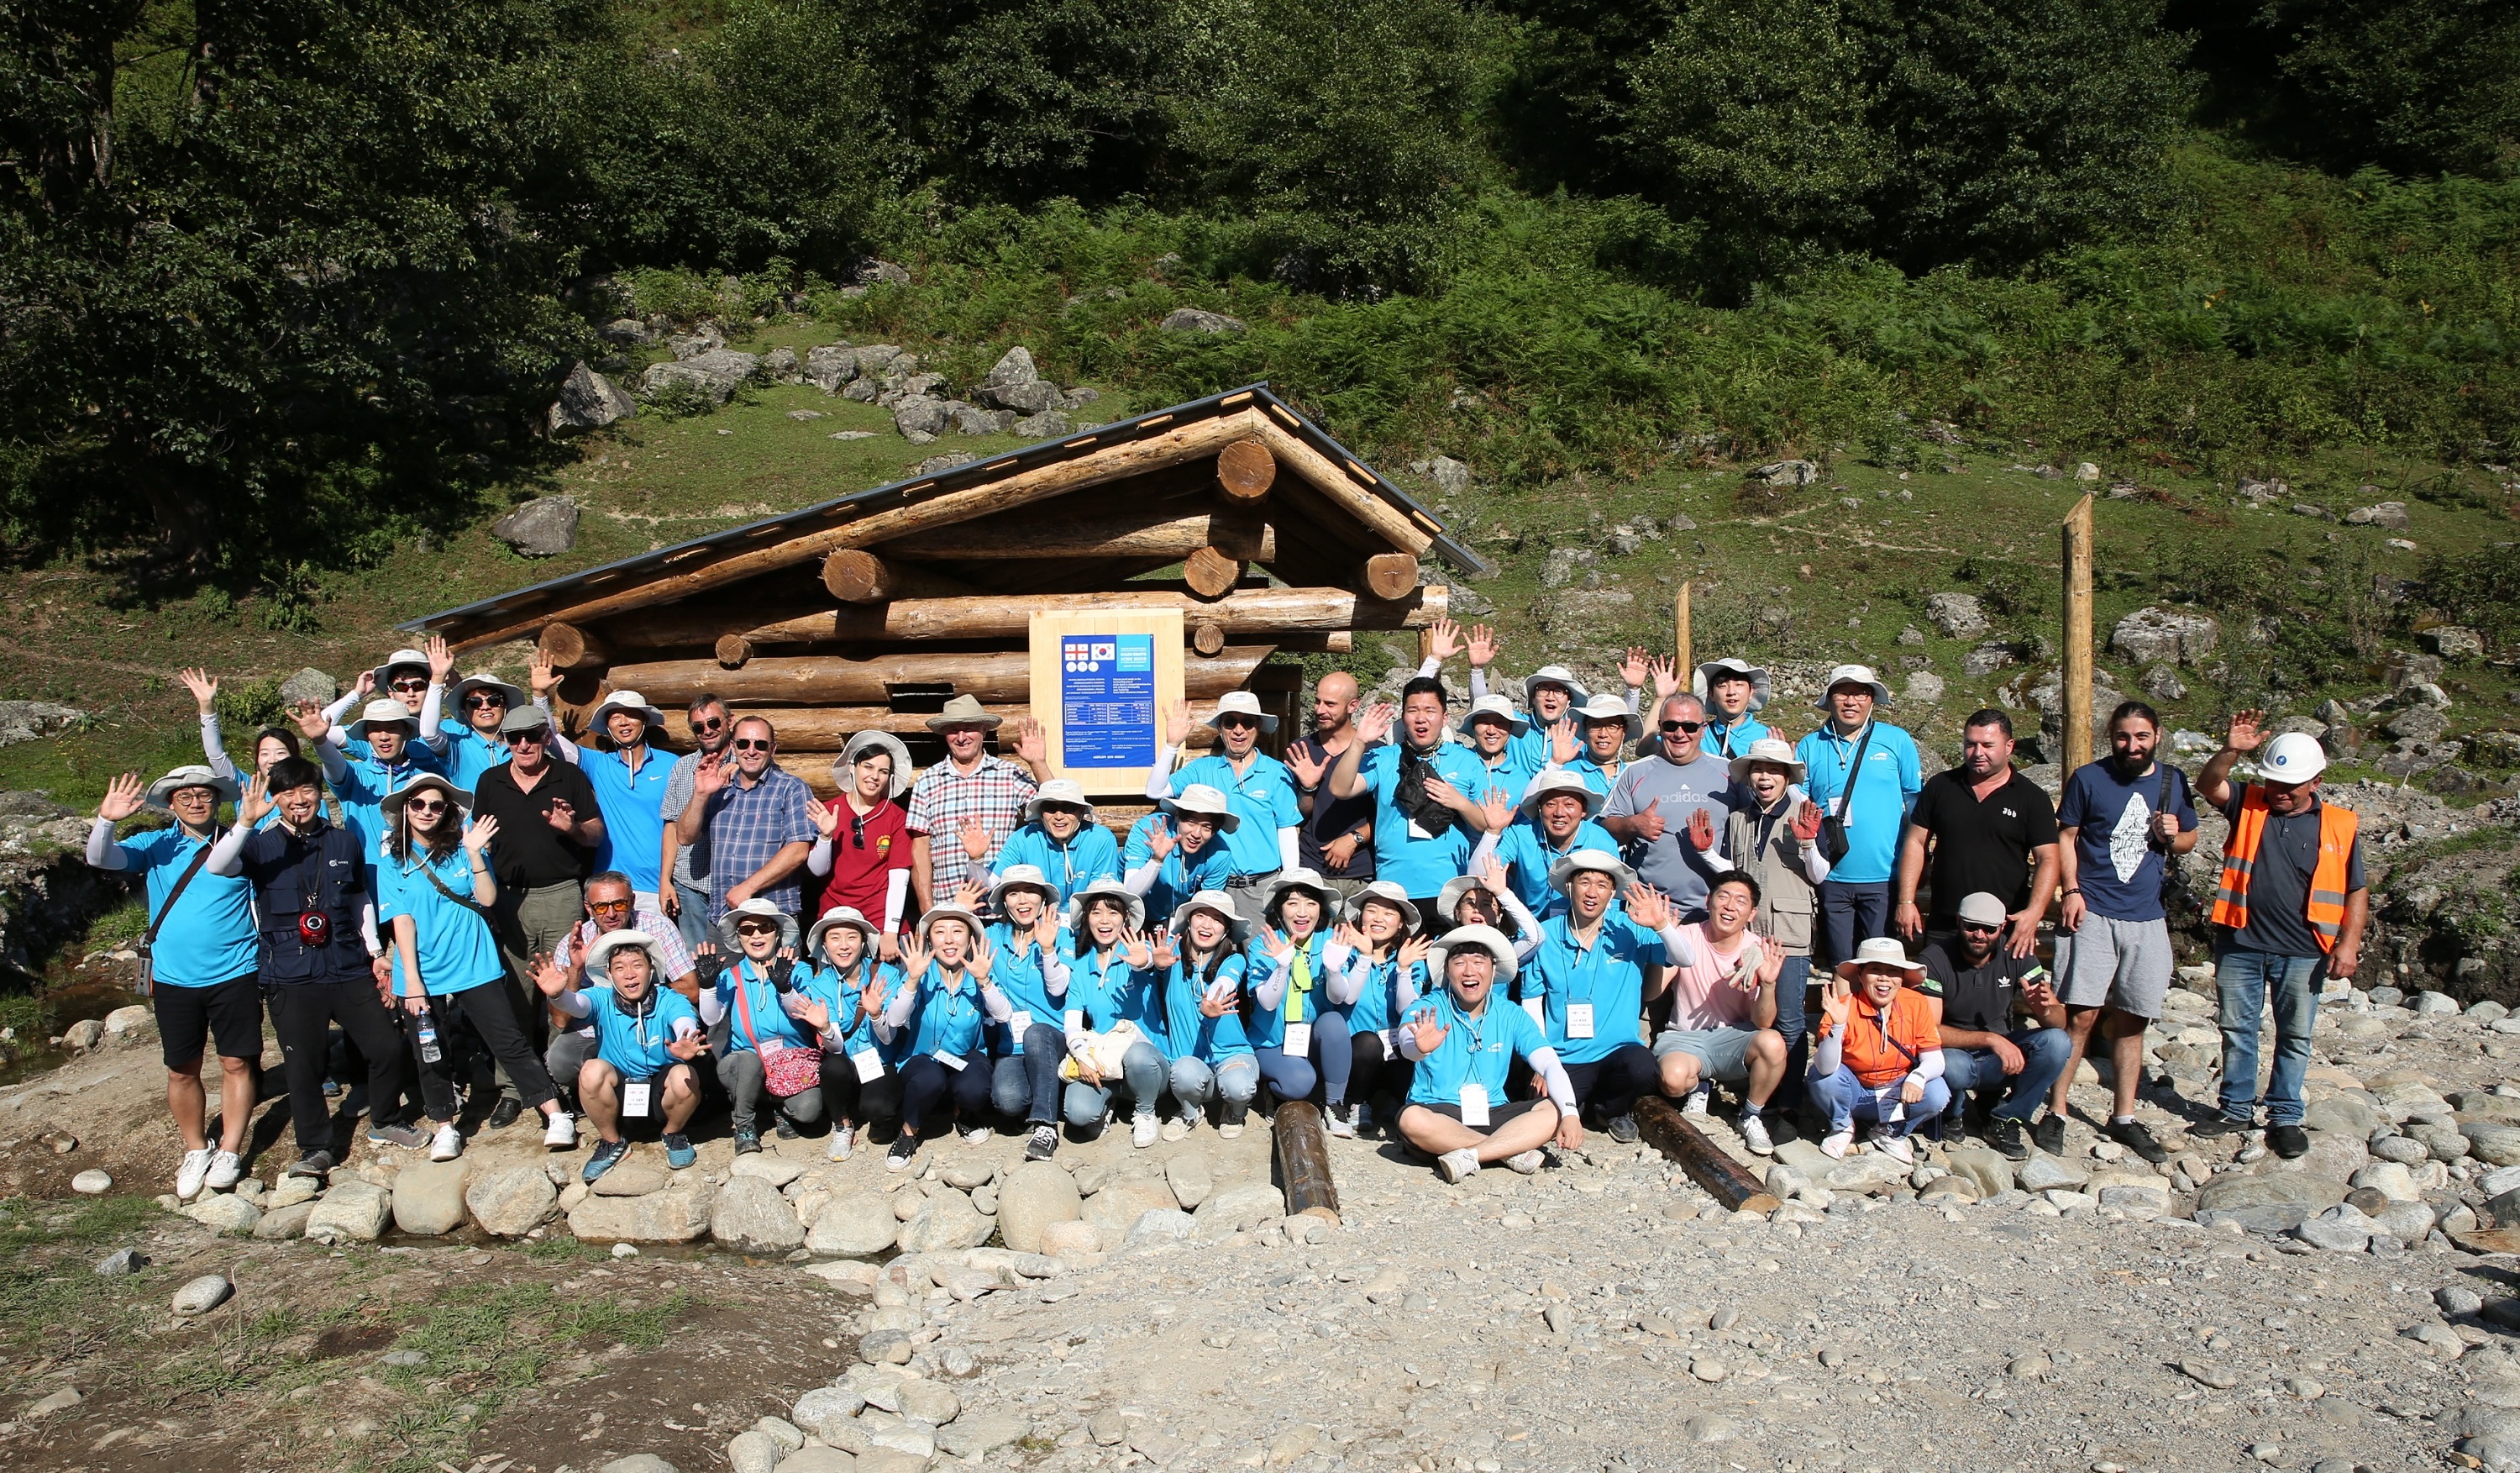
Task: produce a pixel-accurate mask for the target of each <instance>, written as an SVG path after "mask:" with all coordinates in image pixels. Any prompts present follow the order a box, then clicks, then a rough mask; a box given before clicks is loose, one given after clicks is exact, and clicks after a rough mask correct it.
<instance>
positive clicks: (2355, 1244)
mask: <svg viewBox="0 0 2520 1473" xmlns="http://www.w3.org/2000/svg"><path fill="white" fill-rule="evenodd" d="M2378 1225H2379V1224H2377V1223H2375V1222H2373V1221H2372V1220H2370V1219H2369V1218H2367V1217H2364V1216H2363V1213H2362V1211H2361V1210H2360V1209H2358V1208H2355V1207H2353V1206H2351V1205H2349V1204H2344V1203H2339V1204H2338V1205H2337V1206H2334V1207H2331V1208H2329V1209H2327V1210H2326V1211H2325V1212H2322V1213H2319V1214H2318V1216H2316V1217H2313V1218H2308V1219H2305V1220H2303V1221H2302V1224H2301V1225H2300V1226H2298V1227H2296V1228H2294V1229H2293V1230H2292V1232H2293V1236H2294V1237H2297V1238H2299V1239H2301V1240H2302V1241H2303V1242H2305V1243H2308V1244H2309V1245H2311V1246H2312V1247H2313V1248H2324V1249H2326V1250H2328V1251H2329V1252H2330V1253H2361V1252H2362V1251H2363V1249H2364V1248H2366V1247H2368V1246H2370V1242H2371V1233H2372V1230H2373V1229H2374V1228H2375V1227H2377V1226H2378Z"/></svg>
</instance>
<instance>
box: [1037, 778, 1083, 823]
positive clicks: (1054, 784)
mask: <svg viewBox="0 0 2520 1473" xmlns="http://www.w3.org/2000/svg"><path fill="white" fill-rule="evenodd" d="M1053 804H1056V805H1058V806H1062V807H1070V808H1083V809H1084V810H1085V821H1086V822H1087V823H1092V822H1093V821H1094V805H1093V804H1091V803H1088V802H1087V801H1086V798H1085V785H1084V784H1083V783H1080V782H1078V781H1076V780H1075V779H1074V778H1072V777H1054V778H1052V779H1051V780H1050V781H1048V782H1046V783H1043V784H1042V785H1041V790H1040V791H1039V792H1037V793H1035V794H1033V797H1032V802H1030V803H1028V804H1025V805H1024V810H1023V821H1024V822H1026V823H1039V822H1041V810H1042V808H1043V807H1044V806H1048V805H1053Z"/></svg>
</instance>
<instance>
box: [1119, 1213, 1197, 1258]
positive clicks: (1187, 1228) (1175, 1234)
mask: <svg viewBox="0 0 2520 1473" xmlns="http://www.w3.org/2000/svg"><path fill="white" fill-rule="evenodd" d="M1196 1231H1198V1220H1197V1219H1195V1218H1193V1217H1192V1216H1191V1215H1190V1214H1188V1213H1186V1212H1183V1211H1182V1210H1181V1209H1180V1208H1178V1207H1158V1208H1152V1209H1149V1210H1148V1211H1146V1212H1143V1213H1140V1214H1139V1215H1138V1220H1137V1221H1135V1222H1132V1223H1130V1224H1129V1235H1128V1236H1127V1237H1125V1238H1123V1239H1121V1240H1120V1246H1121V1247H1122V1248H1124V1249H1127V1248H1135V1247H1137V1246H1138V1245H1139V1244H1141V1243H1150V1242H1151V1243H1178V1242H1181V1241H1182V1240H1183V1239H1185V1238H1188V1237H1189V1236H1191V1235H1192V1234H1193V1233H1194V1232H1196Z"/></svg>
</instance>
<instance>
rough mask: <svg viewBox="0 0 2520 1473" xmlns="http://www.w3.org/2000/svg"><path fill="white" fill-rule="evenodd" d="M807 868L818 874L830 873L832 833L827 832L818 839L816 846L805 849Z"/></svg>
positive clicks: (815, 842)
mask: <svg viewBox="0 0 2520 1473" xmlns="http://www.w3.org/2000/svg"><path fill="white" fill-rule="evenodd" d="M805 868H806V869H808V870H810V871H812V872H813V873H815V874H818V875H828V874H830V873H831V872H832V836H831V835H829V834H825V835H823V836H822V837H820V838H818V839H816V840H815V841H814V847H813V848H812V849H809V850H807V851H805Z"/></svg>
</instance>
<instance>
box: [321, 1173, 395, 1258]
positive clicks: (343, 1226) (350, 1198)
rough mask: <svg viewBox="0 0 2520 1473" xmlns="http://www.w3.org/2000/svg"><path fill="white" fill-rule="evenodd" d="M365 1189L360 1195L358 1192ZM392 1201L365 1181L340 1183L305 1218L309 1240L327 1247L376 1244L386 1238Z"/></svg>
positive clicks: (380, 1190)
mask: <svg viewBox="0 0 2520 1473" xmlns="http://www.w3.org/2000/svg"><path fill="white" fill-rule="evenodd" d="M361 1187H365V1188H366V1190H364V1191H361V1190H357V1188H361ZM391 1211H392V1198H391V1197H390V1196H388V1195H387V1194H386V1193H385V1192H384V1191H382V1189H380V1188H378V1187H375V1186H370V1185H369V1184H368V1183H367V1182H364V1181H337V1182H336V1183H335V1184H334V1186H333V1189H332V1190H330V1191H328V1192H326V1193H325V1194H324V1197H323V1200H322V1201H320V1202H317V1203H316V1204H315V1210H314V1211H313V1212H311V1213H308V1214H307V1215H306V1236H308V1237H310V1238H313V1239H315V1240H316V1241H318V1242H324V1243H373V1242H375V1241H376V1240H377V1239H378V1238H379V1237H382V1235H383V1234H384V1230H385V1219H386V1217H387V1216H388V1215H389V1214H390V1213H391Z"/></svg>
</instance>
